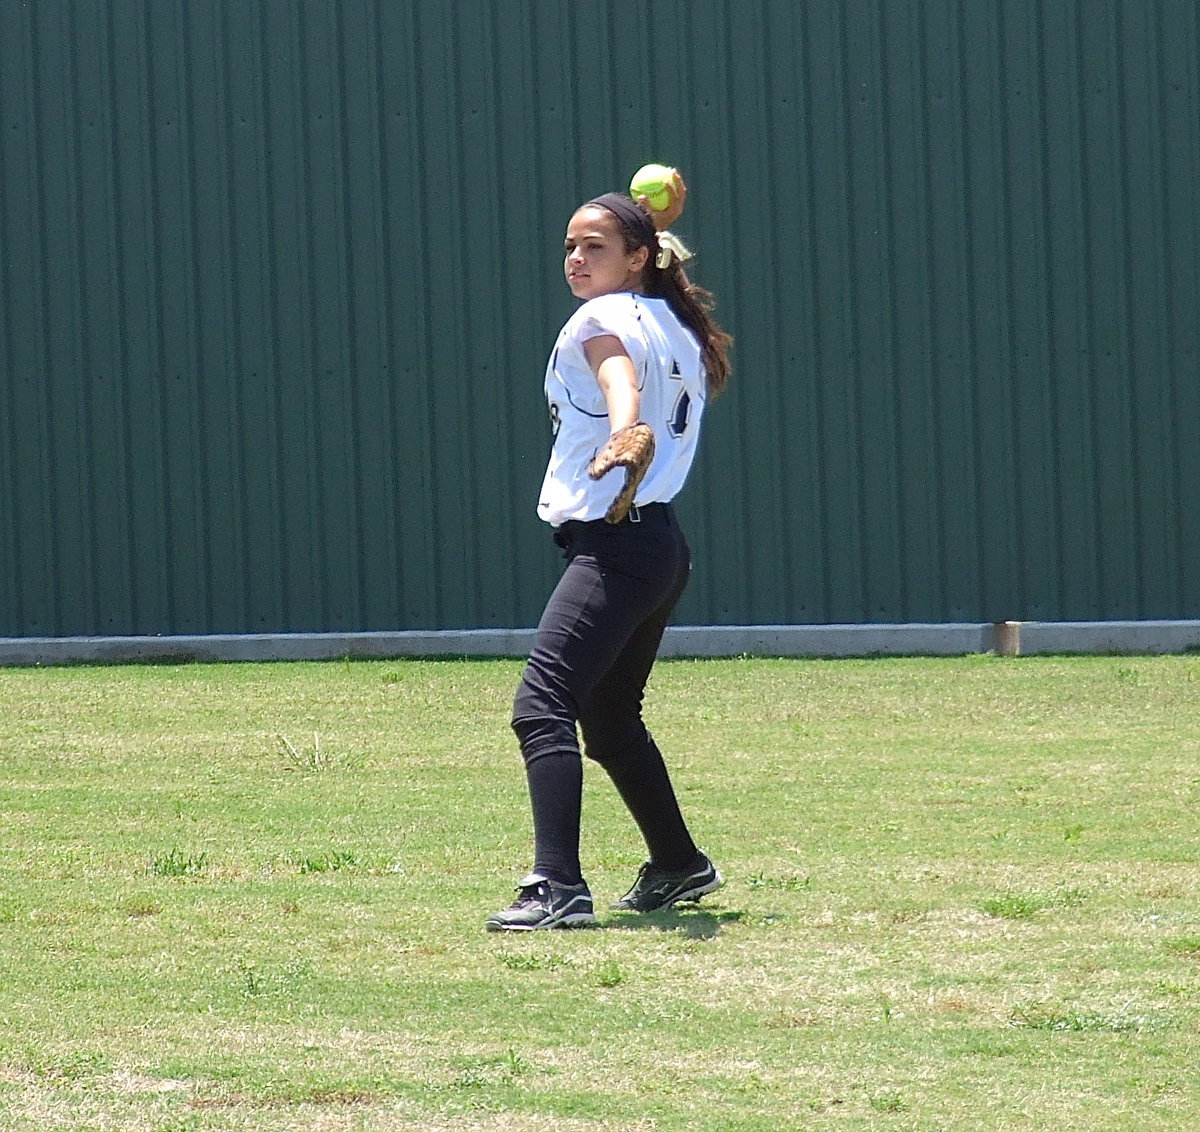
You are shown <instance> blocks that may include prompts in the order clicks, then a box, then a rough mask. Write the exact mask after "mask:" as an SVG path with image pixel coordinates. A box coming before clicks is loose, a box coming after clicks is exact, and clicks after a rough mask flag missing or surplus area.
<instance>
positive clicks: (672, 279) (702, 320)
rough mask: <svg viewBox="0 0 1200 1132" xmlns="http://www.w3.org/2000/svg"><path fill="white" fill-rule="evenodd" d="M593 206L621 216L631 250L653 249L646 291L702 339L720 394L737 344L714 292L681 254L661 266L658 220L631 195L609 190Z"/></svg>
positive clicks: (707, 368) (710, 377)
mask: <svg viewBox="0 0 1200 1132" xmlns="http://www.w3.org/2000/svg"><path fill="white" fill-rule="evenodd" d="M589 206H593V207H599V208H605V209H607V210H608V211H609V212H611V213H612V214H613V215H614V216H615V217H616V218H617V224H618V226H619V227H620V229H621V237H622V239H623V240H624V242H625V248H626V250H627V251H631V252H632V251H636V250H637V249H638V248H646V249H647V250H648V251H649V252H650V255H649V258H648V259H647V260H646V267H645V270H644V272H643V278H644V279H645V284H646V294H647V295H650V296H651V297H653V298H658V299H666V301H667V303H668V305H669V306H670V308H671V309H672V310H673V311H674V312H675V314H676V315H677V316H678V317H679V320H680V321H681V322H682V323H683V324H684V325H685V326H687V327H688V328H689V329H690V330H691V331H692V332H693V333H694V334H695V335H696V337H697V338H699V339H700V356H701V358H702V359H703V361H704V373H705V378H706V381H707V383H708V392H709V394H710V395H711V396H713V397H715V396H717V394H719V393H720V392H721V391H722V390H723V389H724V388H725V385H726V383H727V382H728V380H729V373H730V364H729V348H730V346H732V345H733V338H732V337H731V336H730V335H729V334H727V333H726V332H725V331H724V330H722V329H721V327H720V326H719V325H718V324H717V321H716V319H714V318H713V316H712V310H713V307H714V306H715V305H716V304H715V301H714V300H713V297H712V295H711V294H710V293H709V292H708V291H706V290H705V289H704V288H703V287H697V286H696V284H694V283H693V282H691V280H689V279H688V277H687V274H686V273H685V272H684V270H683V264H682V263H680V262H679V259H678V257H676V256H674V255H672V256H671V262H670V264H669V265H668V266H667V267H665V268H663V267H659V266H658V258H657V257H658V250H659V249H658V240H657V238H656V235H655V231H654V221H653V219H651V217H650V216H649V214H648V213H646V212H644V211H643V210H642V208H641V207H640V206H639V205H638V204H637V203H636V202H635V201H634V200H632V199H631V198H630V197H627V196H624V195H622V194H621V193H605V195H604V196H602V197H597V198H596V199H595V200H592V201H588V204H587V205H585V206H584V207H585V208H586V207H589Z"/></svg>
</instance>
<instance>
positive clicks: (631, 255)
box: [563, 206, 650, 299]
mask: <svg viewBox="0 0 1200 1132" xmlns="http://www.w3.org/2000/svg"><path fill="white" fill-rule="evenodd" d="M563 246H564V248H565V249H566V258H565V260H564V262H563V271H564V272H565V274H566V276H567V286H568V287H570V288H571V294H572V295H574V296H575V297H576V298H577V299H594V298H596V296H597V295H609V294H612V293H613V292H614V291H639V290H641V285H642V269H643V268H644V267H645V266H646V260H647V259H648V258H649V256H650V249H649V248H637V249H635V250H634V251H632V252H630V251H626V250H625V240H624V239H623V238H622V236H621V226H620V223H619V222H618V220H617V218H616V217H615V216H614V215H613V214H612V213H611V212H609V210H608V209H607V208H601V207H599V206H587V207H584V208H581V209H580V210H579V211H578V212H576V213H575V215H574V216H572V217H571V222H570V224H568V225H567V238H566V241H565V242H564V245H563Z"/></svg>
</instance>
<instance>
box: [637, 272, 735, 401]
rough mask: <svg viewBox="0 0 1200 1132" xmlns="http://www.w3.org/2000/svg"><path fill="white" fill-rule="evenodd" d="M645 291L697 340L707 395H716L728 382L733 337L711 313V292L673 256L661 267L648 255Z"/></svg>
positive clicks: (713, 304)
mask: <svg viewBox="0 0 1200 1132" xmlns="http://www.w3.org/2000/svg"><path fill="white" fill-rule="evenodd" d="M646 293H647V294H649V295H652V296H654V297H656V298H661V299H666V301H667V304H668V306H670V308H671V310H673V311H674V312H675V314H676V316H677V317H678V318H679V321H680V322H682V323H683V324H684V325H685V326H686V327H687V328H688V329H689V330H691V331H692V333H693V334H695V335H696V337H697V338H698V339H700V357H701V359H702V360H703V362H704V374H705V380H706V382H707V384H708V394H709V396H710V397H716V396H717V395H719V394H720V393H721V392H723V391H724V389H725V385H726V383H727V382H728V381H729V373H730V368H731V367H730V364H729V348H730V347H731V346H732V345H733V337H732V336H731V335H729V334H727V333H726V332H725V331H724V330H723V329H722V328H721V327H720V326H719V325H718V323H717V321H716V319H715V318H713V316H712V310H713V307H714V306H715V305H716V303H715V300H714V299H713V296H712V294H711V293H710V292H708V291H706V290H705V289H704V288H703V287H697V286H696V284H695V283H693V282H691V281H690V280H689V279H688V277H687V275H686V273H685V272H684V270H683V265H682V264H681V263H680V262H679V260H678V259H677V258H676V257H675V256H671V261H670V263H669V264H668V265H667V266H666V267H665V268H660V267H659V266H658V265H657V263H656V262H655V260H654V257H653V256H651V258H650V260H649V261H648V262H647V264H646Z"/></svg>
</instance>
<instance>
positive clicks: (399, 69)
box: [0, 0, 1200, 636]
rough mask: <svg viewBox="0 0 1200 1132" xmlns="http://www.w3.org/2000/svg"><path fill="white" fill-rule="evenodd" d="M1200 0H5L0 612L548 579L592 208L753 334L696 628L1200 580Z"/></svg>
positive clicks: (1105, 601) (689, 615)
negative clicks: (543, 497) (562, 259)
mask: <svg viewBox="0 0 1200 1132" xmlns="http://www.w3.org/2000/svg"><path fill="white" fill-rule="evenodd" d="M1198 22H1200V21H1198V17H1197V9H1196V5H1195V3H1194V0H1142V2H1139V3H1132V2H1129V0H830V2H827V3H826V2H822V3H816V2H811V3H807V2H796V0H787V2H784V0H757V2H753V0H751V2H748V0H674V2H672V0H660V2H658V3H656V4H654V5H632V4H623V3H617V2H615V0H608V2H601V0H597V2H594V3H590V4H586V5H584V4H577V3H574V2H569V0H505V2H504V3H496V2H490V3H489V2H484V0H478V2H470V3H464V2H459V3H446V2H445V0H438V2H433V0H413V2H411V3H398V2H394V0H189V2H187V3H184V2H183V0H155V2H154V3H147V2H146V0H93V2H91V3H88V4H79V3H75V2H73V0H29V2H19V0H8V2H5V3H3V4H0V460H2V464H0V531H2V532H3V535H2V536H0V540H2V541H0V635H8V636H33V635H74V634H87V635H91V634H110V633H120V634H125V633H136V634H156V633H195V632H242V631H249V632H255V631H268V630H297V631H299V630H318V629H319V630H353V629H393V628H440V627H445V628H451V627H464V626H467V627H473V626H478V627H486V626H512V625H529V624H532V623H533V622H534V621H535V620H536V618H537V615H538V612H539V610H540V607H541V602H542V599H543V597H544V595H545V593H546V591H547V590H548V588H549V586H550V585H551V584H552V582H553V578H554V577H555V575H556V572H557V569H558V561H557V559H556V558H555V556H554V554H553V552H552V549H551V547H550V545H549V542H548V540H547V538H546V537H545V533H544V530H543V528H542V527H541V525H540V524H539V523H538V521H537V520H536V518H535V517H534V515H533V502H534V497H535V495H536V491H537V485H538V482H539V481H540V477H541V471H542V467H543V463H544V458H545V453H546V449H547V446H548V443H549V434H548V430H547V426H546V423H545V418H544V410H543V406H542V403H541V394H540V385H541V373H542V367H543V365H544V358H545V354H546V351H547V347H548V345H549V343H550V342H551V340H552V338H553V335H554V333H555V331H556V330H557V327H558V324H559V323H560V321H561V320H562V318H563V317H565V315H566V314H567V312H568V311H569V310H570V300H569V296H568V295H567V294H566V292H565V288H563V286H562V284H561V282H560V276H559V262H558V258H559V253H558V250H557V249H558V247H559V245H560V241H561V233H562V228H563V226H564V224H565V220H566V217H567V215H568V214H569V212H570V210H571V208H572V207H573V206H574V204H575V203H577V202H578V201H579V200H581V199H584V198H586V197H589V196H592V195H594V194H596V193H598V192H600V191H603V190H605V189H608V188H611V187H616V186H619V185H620V184H621V183H622V182H623V181H624V179H625V178H626V177H627V176H628V174H629V172H630V171H631V170H632V169H634V168H635V167H636V166H637V165H639V164H641V162H642V161H644V160H648V159H657V160H665V161H669V162H673V163H677V164H679V165H680V166H681V167H682V168H683V169H684V170H685V172H686V173H687V175H688V178H689V183H690V185H691V187H692V190H693V195H692V198H691V202H690V205H689V213H688V215H687V217H685V220H684V222H683V223H681V225H680V230H681V232H682V233H683V234H684V235H685V236H686V237H688V238H689V240H690V242H692V243H693V244H694V245H696V246H697V247H698V249H699V250H700V253H701V255H700V259H699V260H698V266H697V269H696V275H697V277H698V278H699V279H700V280H701V281H702V282H704V283H705V284H707V285H708V286H710V287H711V288H712V289H714V290H715V291H716V292H717V294H718V297H719V299H720V303H721V306H720V313H721V315H722V317H723V319H724V321H725V322H726V324H727V325H728V326H729V328H730V329H731V330H732V331H733V332H734V333H735V334H736V336H737V340H738V346H737V365H738V372H737V375H736V378H735V382H734V384H733V386H732V387H731V391H730V393H729V394H728V395H727V396H726V397H725V398H724V399H723V400H721V401H719V402H717V403H716V404H715V405H714V406H713V408H712V411H711V415H710V416H709V418H708V424H707V426H706V427H707V435H706V444H705V449H704V453H703V457H702V461H701V464H700V466H699V467H698V468H697V471H696V474H695V477H694V480H693V483H692V484H691V485H690V487H689V489H688V491H687V493H686V495H685V496H684V498H683V499H682V501H681V509H682V510H683V512H684V513H685V517H686V522H687V524H688V526H689V528H690V531H691V533H692V535H693V541H694V543H695V547H696V552H697V553H696V558H697V569H696V572H695V576H694V582H693V585H692V587H691V589H690V591H689V593H688V595H687V596H686V598H685V604H684V606H683V607H682V608H681V610H680V613H679V620H681V621H684V622H690V623H731V624H737V623H795V622H859V621H959V620H966V621H981V620H986V621H991V620H997V619H1003V618H1018V619H1034V618H1037V619H1069V620H1079V619H1106V618H1139V617H1146V618H1175V617H1197V616H1200V445H1198V444H1197V442H1196V439H1195V437H1196V435H1197V424H1198V422H1200V382H1198V381H1197V377H1198V374H1197V369H1198V366H1197V354H1198V352H1197V333H1198V332H1197V312H1198V310H1200V63H1198V59H1200V33H1198Z"/></svg>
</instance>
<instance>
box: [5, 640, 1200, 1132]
mask: <svg viewBox="0 0 1200 1132" xmlns="http://www.w3.org/2000/svg"><path fill="white" fill-rule="evenodd" d="M519 671H520V665H519V663H517V662H513V661H487V662H469V661H463V662H449V661H447V662H428V661H427V662H411V663H409V662H387V663H383V662H381V663H329V664H275V665H250V664H245V665H193V666H178V667H166V666H164V667H142V668H138V667H129V668H60V669H45V670H0V823H2V829H3V837H2V838H0V1130H3V1132H9V1130H16V1129H20V1130H34V1129H36V1130H38V1132H44V1130H47V1129H70V1130H81V1129H115V1130H120V1132H143V1130H147V1132H185V1130H186V1132H191V1130H209V1129H213V1130H218V1129H220V1130H225V1129H230V1130H233V1129H237V1130H243V1129H244V1130H249V1129H254V1130H270V1132H274V1130H284V1129H320V1130H351V1129H353V1130H361V1132H374V1130H380V1129H430V1130H455V1132H459V1130H462V1132H466V1130H494V1132H533V1130H537V1132H542V1130H551V1129H553V1130H559V1129H564V1130H568V1132H584V1130H597V1129H612V1130H618V1129H619V1130H632V1132H637V1130H648V1129H663V1130H665V1129H670V1130H676V1129H695V1130H701V1132H719V1130H720V1132H723V1130H727V1129H747V1130H754V1132H778V1130H780V1129H792V1128H798V1129H829V1130H832V1129H839V1130H840V1129H896V1130H900V1129H931V1130H932V1129H937V1130H942V1129H955V1130H957V1129H967V1130H969V1129H988V1130H992V1129H1056V1130H1058V1129H1087V1130H1114V1132H1115V1130H1122V1132H1124V1130H1131V1129H1132V1130H1138V1132H1141V1130H1157V1129H1172V1130H1176V1129H1192V1128H1197V1127H1200V1086H1198V1084H1197V1065H1198V1064H1200V1041H1198V1034H1200V906H1198V903H1197V890H1198V887H1200V886H1198V881H1200V868H1198V865H1197V860H1198V856H1200V841H1198V832H1200V831H1198V826H1200V820H1198V817H1197V812H1198V804H1200V758H1198V756H1200V711H1198V710H1197V699H1198V696H1200V657H1195V656H1176V657H1158V658H1096V657H1089V658H1043V657H1030V658H1023V659H1015V660H1014V659H1001V658H996V657H991V656H980V657H965V658H961V659H959V658H955V659H886V660H883V659H881V660H872V661H824V662H822V661H768V660H740V661H738V660H730V661H704V662H685V661H675V662H664V663H662V664H661V665H660V666H659V668H658V669H657V670H656V672H655V675H654V678H653V680H652V685H651V690H650V695H649V700H648V713H647V714H648V718H649V719H650V722H651V725H652V727H653V729H654V730H655V733H656V736H657V738H658V739H659V741H660V745H662V746H663V748H664V750H665V751H666V752H667V755H668V761H669V762H670V763H671V765H672V767H673V769H674V772H675V775H676V780H677V785H678V786H679V789H680V794H681V797H682V800H683V803H684V807H685V811H686V812H687V814H688V816H689V818H690V820H691V822H692V824H693V827H694V831H695V833H696V835H697V838H698V840H699V841H700V842H701V844H702V845H703V846H704V847H705V848H706V849H708V850H709V851H710V852H711V854H712V855H713V857H714V858H715V859H716V860H717V862H718V863H719V865H720V866H721V868H722V870H723V871H724V872H725V873H726V875H727V877H728V884H727V885H726V887H725V888H724V889H723V890H722V891H721V892H719V893H717V894H715V895H714V896H712V897H709V898H707V899H706V901H705V902H704V903H703V904H701V905H700V906H699V907H698V908H695V909H694V910H681V911H676V912H671V913H663V914H659V915H656V916H650V917H644V918H639V917H635V916H629V915H616V914H606V915H602V916H601V920H602V927H601V929H599V930H593V931H585V932H554V933H537V934H536V935H532V936H520V937H510V936H495V935H489V934H487V933H485V932H484V931H483V930H482V925H483V919H484V917H485V916H486V915H487V913H489V912H490V911H492V910H494V909H495V908H497V907H500V906H502V905H503V904H506V903H507V902H508V901H509V899H511V892H512V886H513V884H514V882H515V881H516V880H517V879H518V878H519V876H520V875H521V873H522V872H523V871H524V869H525V867H526V866H527V865H528V863H529V862H528V851H529V850H528V843H529V833H528V829H529V819H528V811H527V801H526V797H525V791H524V781H523V774H522V772H521V769H520V762H519V758H518V755H517V753H516V747H515V743H514V741H513V740H512V738H511V735H510V733H509V732H508V727H507V715H508V708H509V701H510V697H511V694H512V691H513V689H514V687H515V682H516V680H517V677H518V674H519ZM640 861H641V850H640V845H639V843H638V841H637V839H636V835H635V833H634V830H633V828H632V826H631V824H630V822H629V820H628V818H627V817H626V816H625V814H624V812H623V811H622V810H621V808H620V806H619V803H618V802H617V801H616V800H615V797H614V795H613V792H612V791H611V790H610V789H609V788H608V786H607V783H606V782H605V781H604V779H603V776H602V774H600V773H598V772H597V770H596V768H594V767H591V766H589V767H588V768H587V788H586V808H585V829H584V864H585V869H586V871H587V875H588V879H589V881H590V883H591V886H592V890H593V892H594V893H595V895H596V897H597V905H598V910H599V909H601V908H604V907H607V903H608V901H609V900H611V899H612V898H614V897H615V896H617V895H619V894H620V893H621V892H622V891H623V890H624V888H625V887H626V886H627V885H628V882H629V881H630V879H631V878H632V876H633V873H634V871H635V870H636V868H637V866H638V864H639V863H640Z"/></svg>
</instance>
